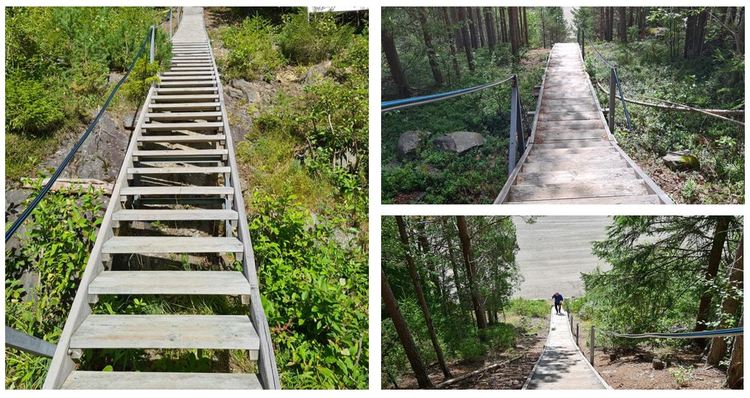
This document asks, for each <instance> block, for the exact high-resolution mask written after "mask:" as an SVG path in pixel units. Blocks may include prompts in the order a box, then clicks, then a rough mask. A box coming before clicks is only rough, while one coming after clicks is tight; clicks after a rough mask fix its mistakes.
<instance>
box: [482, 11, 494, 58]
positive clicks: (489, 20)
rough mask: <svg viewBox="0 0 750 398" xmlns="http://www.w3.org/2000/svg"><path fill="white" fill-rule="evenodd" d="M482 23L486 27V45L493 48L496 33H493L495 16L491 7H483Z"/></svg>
mask: <svg viewBox="0 0 750 398" xmlns="http://www.w3.org/2000/svg"><path fill="white" fill-rule="evenodd" d="M483 10H484V24H485V26H486V28H487V45H489V47H490V50H493V51H494V50H495V45H496V44H497V33H495V18H494V13H493V12H492V8H491V7H484V8H483Z"/></svg>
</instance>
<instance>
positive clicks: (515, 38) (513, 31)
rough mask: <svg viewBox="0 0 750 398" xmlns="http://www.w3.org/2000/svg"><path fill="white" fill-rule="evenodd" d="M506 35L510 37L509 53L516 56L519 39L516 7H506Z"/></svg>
mask: <svg viewBox="0 0 750 398" xmlns="http://www.w3.org/2000/svg"><path fill="white" fill-rule="evenodd" d="M508 34H509V35H510V51H511V52H512V53H513V55H515V56H518V51H519V49H520V48H521V39H520V34H519V28H518V7H508Z"/></svg>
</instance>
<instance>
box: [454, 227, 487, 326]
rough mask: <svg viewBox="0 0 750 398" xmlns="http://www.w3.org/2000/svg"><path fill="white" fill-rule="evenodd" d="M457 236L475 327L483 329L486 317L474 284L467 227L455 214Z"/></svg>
mask: <svg viewBox="0 0 750 398" xmlns="http://www.w3.org/2000/svg"><path fill="white" fill-rule="evenodd" d="M456 220H457V222H458V237H459V238H460V240H461V250H462V252H463V257H464V265H465V266H466V279H467V280H468V281H469V291H471V302H472V304H473V305H474V314H475V315H476V318H477V328H479V329H484V328H486V327H487V319H486V318H485V317H484V306H483V305H482V298H481V295H480V293H479V289H478V288H477V286H476V280H475V277H476V275H475V270H474V265H473V264H472V263H471V242H470V240H469V229H468V227H467V226H466V217H464V216H457V217H456Z"/></svg>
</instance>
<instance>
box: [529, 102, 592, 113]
mask: <svg viewBox="0 0 750 398" xmlns="http://www.w3.org/2000/svg"><path fill="white" fill-rule="evenodd" d="M540 109H541V110H540V112H539V113H540V114H541V115H544V114H549V113H565V114H568V113H571V112H599V106H598V104H597V103H595V102H593V101H592V102H590V103H585V104H579V103H552V101H550V103H547V101H542V105H541V107H540Z"/></svg>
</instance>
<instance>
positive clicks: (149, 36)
mask: <svg viewBox="0 0 750 398" xmlns="http://www.w3.org/2000/svg"><path fill="white" fill-rule="evenodd" d="M155 30H156V27H155V26H153V25H152V26H150V27H149V33H148V34H146V37H144V38H143V41H142V42H141V46H140V48H139V49H138V53H137V54H136V55H135V57H134V58H133V61H132V62H131V63H130V66H129V67H128V69H127V70H126V71H125V74H124V75H123V76H122V78H120V80H119V81H118V82H117V84H116V85H115V87H114V88H113V89H112V92H110V93H109V97H107V100H106V101H105V102H104V105H103V106H102V108H101V109H100V110H99V112H98V113H97V114H96V117H95V118H94V120H92V121H91V123H89V125H88V127H87V128H86V131H84V133H83V135H81V138H79V139H78V141H77V142H76V144H75V145H74V146H73V148H71V149H70V152H68V155H67V156H65V159H63V161H62V163H61V164H60V165H59V166H57V169H56V170H55V172H54V173H52V176H51V177H50V178H49V181H47V184H45V185H44V187H42V190H41V191H39V193H38V194H37V195H36V197H35V198H34V200H32V201H31V203H30V204H29V206H28V207H26V209H24V211H23V212H22V213H21V215H20V216H18V218H17V219H16V221H14V222H13V225H11V226H10V228H8V230H7V231H5V241H6V242H7V241H8V240H10V238H12V237H13V235H14V234H15V233H16V232H17V231H18V229H19V228H20V227H21V225H22V224H23V223H24V221H26V219H27V218H29V216H30V215H31V213H32V212H33V211H34V209H35V208H36V207H37V206H38V205H39V203H40V202H41V201H42V199H44V197H45V196H46V195H47V194H48V193H49V191H50V190H51V189H52V186H53V185H54V183H55V182H56V181H57V179H58V178H59V177H60V175H61V174H62V172H63V170H65V168H66V167H67V166H68V164H70V162H71V161H72V160H73V156H74V155H75V154H76V152H78V150H79V149H80V148H81V146H82V145H83V143H84V142H85V141H86V139H87V138H88V137H89V135H91V132H92V131H94V128H95V127H96V125H97V124H98V123H99V119H101V117H102V115H104V112H105V111H106V110H107V107H109V104H110V102H112V99H113V98H114V96H115V94H117V91H118V90H119V89H120V86H122V84H123V83H125V80H126V79H127V78H128V76H129V75H130V72H131V70H132V69H133V67H135V63H136V62H137V61H138V59H139V58H140V57H141V56H142V55H143V51H144V50H145V49H146V43H148V42H149V39H151V47H152V51H151V52H152V53H153V37H154V35H155ZM151 61H153V58H152V59H151Z"/></svg>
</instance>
